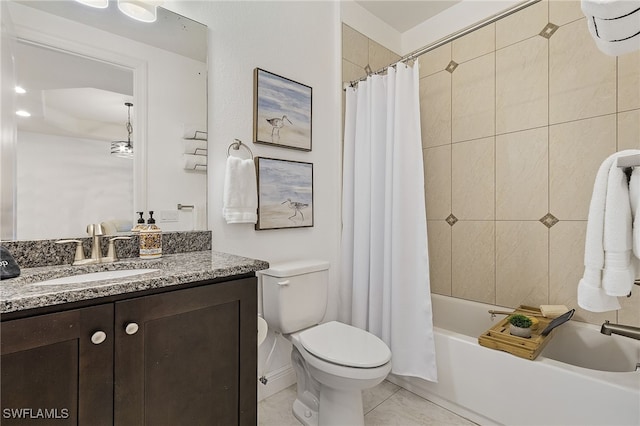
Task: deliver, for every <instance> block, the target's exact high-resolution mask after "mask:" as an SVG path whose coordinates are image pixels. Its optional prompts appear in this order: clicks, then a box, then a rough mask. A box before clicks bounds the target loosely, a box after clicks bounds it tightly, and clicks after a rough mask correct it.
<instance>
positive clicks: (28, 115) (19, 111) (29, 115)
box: [16, 109, 31, 117]
mask: <svg viewBox="0 0 640 426" xmlns="http://www.w3.org/2000/svg"><path fill="white" fill-rule="evenodd" d="M16 115H18V116H20V117H31V114H30V113H28V112H27V111H25V110H23V109H20V110H18V111H16Z"/></svg>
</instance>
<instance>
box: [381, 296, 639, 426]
mask: <svg viewBox="0 0 640 426" xmlns="http://www.w3.org/2000/svg"><path fill="white" fill-rule="evenodd" d="M432 301H433V311H434V332H435V344H436V356H437V364H438V383H433V382H428V381H425V380H421V379H416V378H407V377H399V376H392V377H389V380H390V381H392V382H394V383H396V384H398V385H400V386H402V387H405V388H406V389H408V390H410V391H412V392H414V393H416V394H418V395H421V396H423V397H425V398H427V399H430V400H431V401H433V402H435V403H437V404H440V405H443V406H444V407H446V408H448V409H450V410H452V411H454V412H456V413H458V414H460V415H462V416H465V417H467V418H469V419H470V420H473V421H475V422H477V423H480V424H482V425H485V424H487V425H490V424H504V425H535V426H543V425H544V426H551V425H562V426H569V425H580V426H586V425H607V426H613V425H629V426H631V425H635V426H637V425H640V370H639V371H635V368H636V364H637V363H640V341H637V340H632V339H629V338H625V337H620V336H605V335H603V334H600V329H599V327H598V326H595V325H590V324H584V323H580V322H576V321H570V322H569V323H566V324H564V325H562V326H561V327H560V328H558V329H556V331H555V332H554V334H555V336H553V339H552V340H551V341H550V342H549V344H548V345H547V347H546V348H545V349H544V350H543V352H542V353H541V354H540V355H539V356H538V357H537V358H536V359H535V360H533V361H530V360H528V359H523V358H519V357H516V356H514V355H511V354H509V353H506V352H502V351H498V350H495V349H489V348H485V347H483V346H480V345H479V344H478V336H479V335H480V334H481V333H482V332H484V331H485V330H487V329H488V328H490V327H491V326H492V325H493V324H495V321H498V320H500V319H502V318H503V316H497V317H496V318H495V319H493V320H492V319H491V316H490V314H489V313H488V312H487V311H488V310H489V309H502V310H504V309H506V308H501V307H496V306H492V305H486V304H482V303H476V302H470V301H466V300H462V299H456V298H452V297H446V296H439V295H433V296H432Z"/></svg>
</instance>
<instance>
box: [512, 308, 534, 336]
mask: <svg viewBox="0 0 640 426" xmlns="http://www.w3.org/2000/svg"><path fill="white" fill-rule="evenodd" d="M532 323H533V322H532V321H531V318H529V317H528V316H526V315H521V314H514V315H511V316H510V317H509V332H510V333H511V334H513V335H514V336H519V337H527V338H528V337H531V324H532Z"/></svg>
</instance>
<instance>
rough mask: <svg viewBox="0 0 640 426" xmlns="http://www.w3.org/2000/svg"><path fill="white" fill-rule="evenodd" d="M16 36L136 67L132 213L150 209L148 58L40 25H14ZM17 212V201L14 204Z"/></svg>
mask: <svg viewBox="0 0 640 426" xmlns="http://www.w3.org/2000/svg"><path fill="white" fill-rule="evenodd" d="M14 30H15V35H16V39H17V41H19V42H23V43H30V44H35V45H39V46H42V47H45V48H48V49H54V50H59V51H63V52H65V53H68V54H72V55H80V56H85V57H88V58H90V59H93V60H97V61H102V62H106V63H109V64H114V65H116V66H121V67H125V68H129V69H131V70H132V71H133V99H134V100H133V103H134V105H135V106H136V108H135V112H134V122H135V123H136V125H135V127H134V140H135V141H136V148H135V150H134V158H133V210H132V212H131V217H135V212H136V211H146V210H147V184H148V178H147V135H148V132H147V129H148V116H147V99H148V98H147V91H148V65H147V61H144V60H142V59H139V58H133V57H130V56H126V55H123V54H121V53H116V52H114V51H105V50H103V49H98V48H95V47H93V46H90V45H87V44H83V43H80V42H77V41H74V40H69V39H64V38H60V37H57V36H52V35H49V34H44V33H42V31H40V30H38V29H37V28H34V27H30V26H27V25H24V24H19V25H15V26H14ZM12 209H13V211H14V215H15V214H16V205H15V204H14V205H13V206H12Z"/></svg>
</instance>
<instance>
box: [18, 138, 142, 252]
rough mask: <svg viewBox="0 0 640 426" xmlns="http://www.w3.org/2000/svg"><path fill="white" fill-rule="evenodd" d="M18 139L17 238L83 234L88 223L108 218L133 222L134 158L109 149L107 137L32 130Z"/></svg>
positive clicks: (79, 235)
mask: <svg viewBox="0 0 640 426" xmlns="http://www.w3.org/2000/svg"><path fill="white" fill-rule="evenodd" d="M18 140H19V141H20V143H19V144H18V161H17V166H18V176H17V177H18V178H17V182H18V184H17V189H18V205H17V212H18V238H19V239H21V240H37V239H43V238H52V239H55V238H60V237H63V238H69V237H75V238H77V237H85V236H86V235H87V234H86V227H87V224H89V223H96V222H103V221H107V220H112V219H119V220H125V221H130V222H131V223H132V224H133V219H132V218H131V206H132V205H133V163H132V162H131V160H128V159H126V158H118V157H115V156H113V155H111V154H110V148H109V142H105V141H97V140H91V139H78V138H69V137H62V136H53V135H44V134H42V133H31V132H18ZM85 188H91V189H90V190H89V191H86V190H85ZM70 218H71V220H69V219H70Z"/></svg>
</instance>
